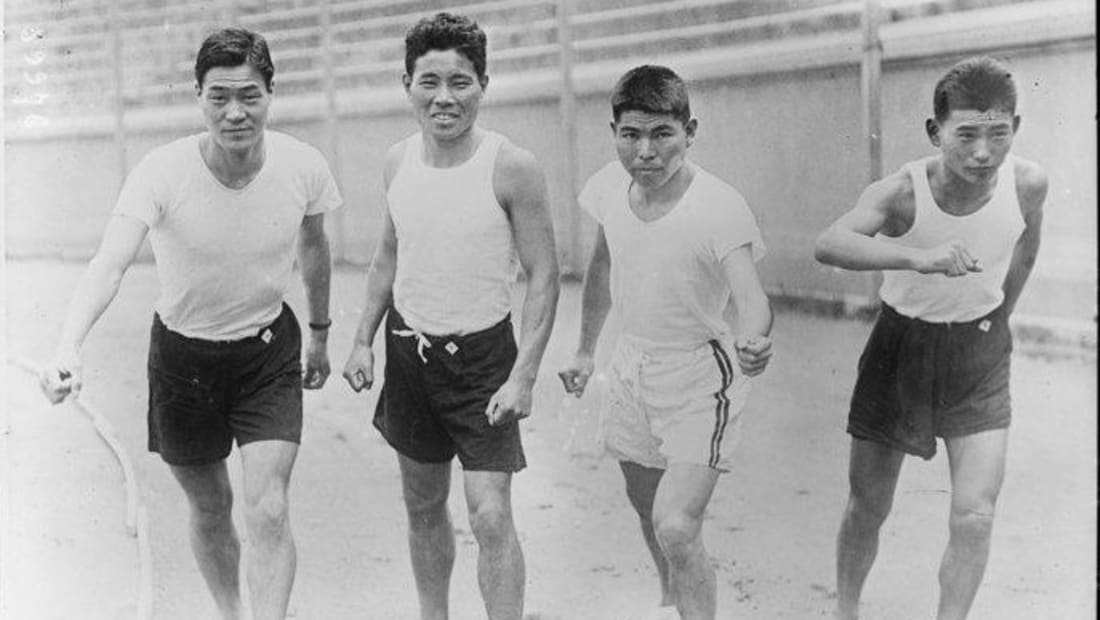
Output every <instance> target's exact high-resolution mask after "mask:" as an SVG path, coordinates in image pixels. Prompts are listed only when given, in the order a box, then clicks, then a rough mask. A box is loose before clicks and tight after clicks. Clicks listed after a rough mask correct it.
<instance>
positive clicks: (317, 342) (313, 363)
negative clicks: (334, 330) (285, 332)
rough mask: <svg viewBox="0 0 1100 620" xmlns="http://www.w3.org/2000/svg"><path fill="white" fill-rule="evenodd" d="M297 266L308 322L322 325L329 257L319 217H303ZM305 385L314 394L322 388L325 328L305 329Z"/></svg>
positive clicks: (325, 376) (322, 220)
mask: <svg viewBox="0 0 1100 620" xmlns="http://www.w3.org/2000/svg"><path fill="white" fill-rule="evenodd" d="M298 266H299V267H300V268H301V270H302V284H303V285H304V286H305V290H306V303H307V304H308V305H309V322H310V323H314V324H319V325H326V324H328V322H329V295H330V290H331V282H332V256H331V253H330V251H329V243H328V236H327V235H326V234H325V216H324V214H323V213H318V214H316V215H307V216H306V217H305V218H303V220H302V226H301V229H300V230H299V233H298ZM305 361H306V367H305V381H304V383H303V387H305V388H306V389H312V390H316V389H319V388H320V387H321V386H323V385H324V384H325V381H326V380H327V379H328V375H329V372H330V371H331V367H330V365H329V359H328V328H327V327H326V328H323V329H313V328H310V329H309V342H308V343H307V345H306V360H305Z"/></svg>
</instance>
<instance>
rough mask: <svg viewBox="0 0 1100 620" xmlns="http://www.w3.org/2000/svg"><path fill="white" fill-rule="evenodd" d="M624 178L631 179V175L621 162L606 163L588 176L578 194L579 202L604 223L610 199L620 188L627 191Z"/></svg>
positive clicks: (597, 219)
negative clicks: (628, 174)
mask: <svg viewBox="0 0 1100 620" xmlns="http://www.w3.org/2000/svg"><path fill="white" fill-rule="evenodd" d="M624 179H627V180H629V176H627V174H626V171H625V170H623V167H622V165H621V164H620V163H619V162H617V161H613V162H611V163H609V164H607V165H605V166H604V167H603V168H600V169H599V170H597V171H596V172H595V173H593V174H592V176H590V177H588V181H586V182H585V184H584V188H583V189H581V193H580V195H578V196H577V203H578V204H580V206H581V208H582V209H584V210H585V211H587V212H588V214H589V215H591V216H592V217H593V218H595V220H596V221H597V222H599V223H601V224H603V223H604V216H605V215H606V213H607V204H608V200H609V199H610V198H612V197H614V196H615V194H616V192H617V191H619V190H620V189H622V190H623V191H625V189H626V187H627V185H626V184H625V183H624Z"/></svg>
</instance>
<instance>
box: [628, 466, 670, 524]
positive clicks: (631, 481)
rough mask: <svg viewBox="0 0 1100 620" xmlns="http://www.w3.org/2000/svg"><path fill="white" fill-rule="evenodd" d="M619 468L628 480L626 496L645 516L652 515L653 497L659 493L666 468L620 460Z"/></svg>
mask: <svg viewBox="0 0 1100 620" xmlns="http://www.w3.org/2000/svg"><path fill="white" fill-rule="evenodd" d="M619 468H620V469H621V470H622V472H623V478H624V479H625V480H626V496H627V498H628V499H629V500H630V505H631V506H633V507H634V510H636V511H637V512H638V514H640V515H642V516H644V517H645V518H647V519H648V518H650V517H652V516H653V498H654V497H656V495H657V485H659V484H660V483H661V478H662V476H663V475H664V473H665V470H664V469H663V468H661V469H658V468H656V467H646V466H644V465H639V464H638V463H633V462H630V461H619Z"/></svg>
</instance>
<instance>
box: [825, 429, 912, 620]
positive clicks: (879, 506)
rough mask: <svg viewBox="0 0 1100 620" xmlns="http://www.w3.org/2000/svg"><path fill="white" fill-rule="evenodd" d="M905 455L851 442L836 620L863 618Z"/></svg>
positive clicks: (840, 538) (838, 545) (859, 441)
mask: <svg viewBox="0 0 1100 620" xmlns="http://www.w3.org/2000/svg"><path fill="white" fill-rule="evenodd" d="M904 457H905V454H904V453H903V452H900V451H898V450H894V449H893V448H889V447H886V446H883V445H880V444H877V443H874V442H871V441H865V440H862V439H856V438H854V437H853V438H852V449H851V455H850V459H849V465H848V484H849V489H850V491H849V495H848V506H847V508H846V509H845V511H844V520H843V521H842V522H841V525H840V533H839V534H838V535H837V543H836V593H837V597H836V605H837V609H836V617H837V618H839V619H841V620H855V619H856V618H858V617H859V597H860V593H861V592H862V591H863V582H864V581H865V580H866V579H867V574H868V573H869V572H870V571H871V565H872V564H874V562H875V556H876V555H877V554H878V534H879V529H880V528H881V527H882V524H883V522H884V521H886V516H887V515H888V514H890V507H891V506H892V505H893V502H894V489H895V488H896V487H897V483H898V474H899V473H900V472H901V463H902V460H903V459H904Z"/></svg>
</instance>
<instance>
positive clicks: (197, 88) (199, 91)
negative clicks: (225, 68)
mask: <svg viewBox="0 0 1100 620" xmlns="http://www.w3.org/2000/svg"><path fill="white" fill-rule="evenodd" d="M195 96H196V97H201V96H202V84H199V82H198V80H195Z"/></svg>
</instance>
